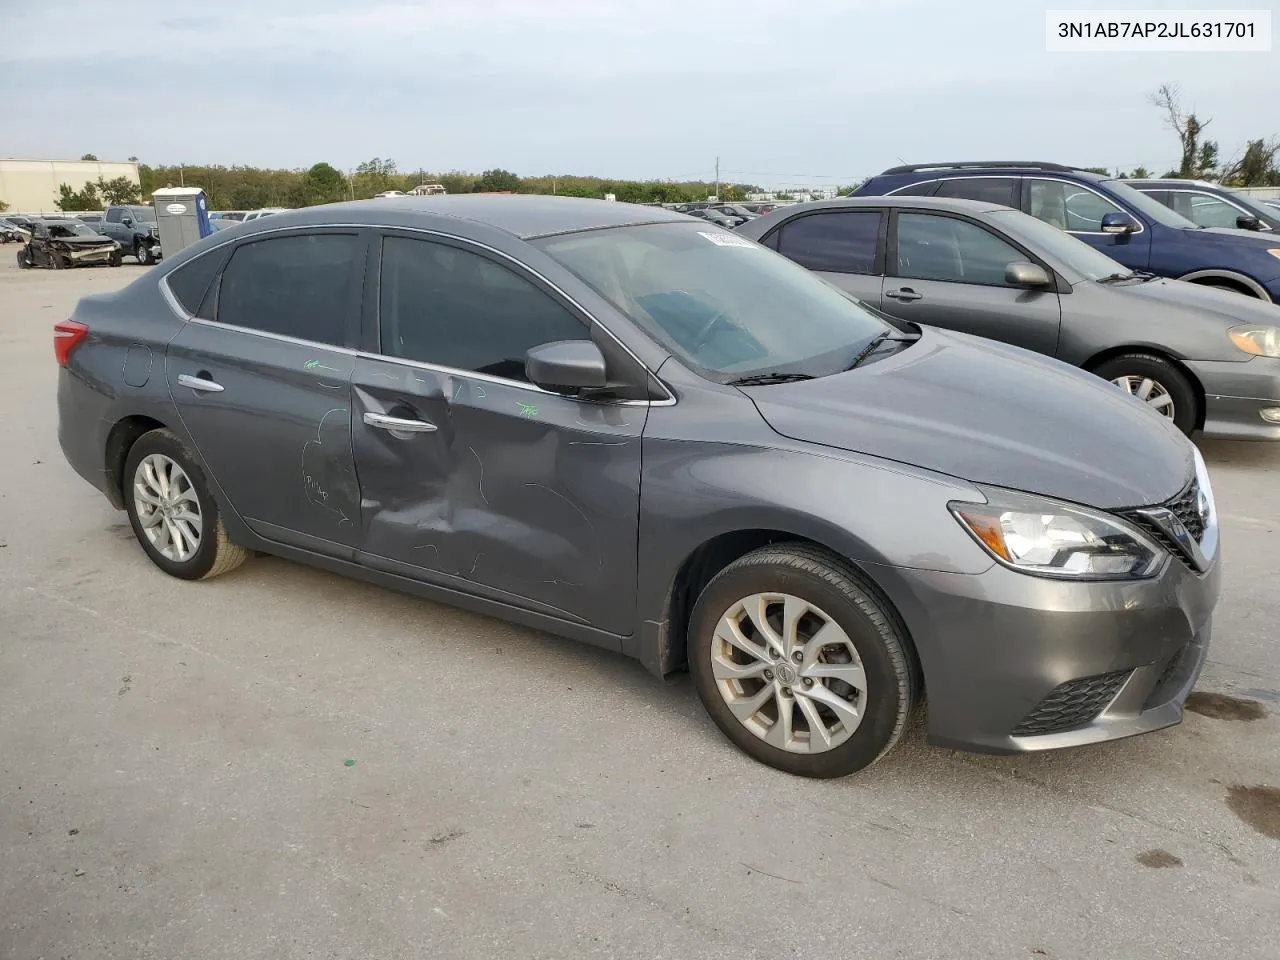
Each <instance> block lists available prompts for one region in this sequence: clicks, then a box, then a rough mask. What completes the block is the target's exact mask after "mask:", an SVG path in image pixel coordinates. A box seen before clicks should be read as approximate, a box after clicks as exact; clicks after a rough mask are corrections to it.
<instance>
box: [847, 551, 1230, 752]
mask: <svg viewBox="0 0 1280 960" xmlns="http://www.w3.org/2000/svg"><path fill="white" fill-rule="evenodd" d="M1220 569H1221V564H1220V563H1218V562H1217V560H1216V559H1215V562H1214V563H1213V565H1212V566H1211V567H1210V569H1209V571H1208V572H1207V573H1205V574H1203V575H1199V574H1196V573H1194V572H1192V570H1191V569H1190V568H1189V567H1187V566H1186V565H1185V564H1183V563H1182V562H1181V561H1180V560H1178V559H1177V558H1176V557H1171V558H1170V559H1169V560H1168V561H1167V563H1166V565H1165V568H1164V570H1163V571H1162V572H1161V573H1160V574H1159V575H1158V576H1156V577H1153V578H1151V579H1149V580H1142V581H1132V582H1123V583H1122V582H1097V583H1073V582H1069V581H1059V580H1048V579H1045V578H1041V577H1033V576H1028V575H1026V574H1022V573H1018V572H1017V571H1014V570H1010V569H1008V568H1006V567H1003V566H999V565H994V566H992V567H991V568H990V569H988V570H987V571H986V572H985V573H981V574H978V575H965V574H952V573H939V572H936V571H924V570H908V569H903V568H897V567H878V568H869V569H868V571H867V572H868V573H869V574H870V575H871V576H872V577H873V578H874V579H875V580H876V581H877V582H878V583H879V584H880V585H881V587H882V588H883V589H884V590H885V591H886V592H887V593H888V595H889V598H890V599H891V600H892V601H893V603H894V604H895V605H896V607H897V609H898V611H899V612H900V613H901V615H902V617H903V619H904V621H905V622H906V626H907V629H908V630H909V631H910V633H911V637H912V640H913V641H914V642H915V646H916V650H917V652H918V653H919V656H920V663H921V667H922V669H923V672H924V684H925V695H926V697H927V699H928V713H929V740H930V742H932V743H936V744H939V745H941V746H947V747H954V748H957V749H962V750H972V751H977V752H983V753H1021V752H1026V751H1033V750H1049V749H1057V748H1060V747H1070V746H1079V745H1081V744H1086V743H1097V742H1099V741H1103V740H1116V739H1120V738H1122V737H1131V736H1134V735H1136V734H1140V733H1147V732H1149V731H1151V730H1158V729H1160V728H1162V727H1168V726H1171V725H1173V724H1175V723H1178V722H1179V721H1180V720H1181V719H1182V704H1183V702H1184V701H1185V700H1186V698H1187V695H1188V694H1189V693H1190V692H1191V689H1192V687H1193V686H1194V685H1195V682H1196V678H1197V677H1198V676H1199V673H1200V668H1201V666H1202V665H1203V663H1204V659H1205V655H1206V652H1207V650H1208V644H1209V635H1210V622H1211V617H1212V614H1213V608H1214V606H1215V604H1216V603H1217V599H1218V592H1219V588H1220Z"/></svg>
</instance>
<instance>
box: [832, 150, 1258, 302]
mask: <svg viewBox="0 0 1280 960" xmlns="http://www.w3.org/2000/svg"><path fill="white" fill-rule="evenodd" d="M887 194H905V195H908V196H919V197H933V196H937V197H961V198H964V199H969V200H983V201H986V202H988V203H1000V204H1004V205H1005V206H1008V207H1014V208H1016V209H1019V210H1022V211H1024V212H1026V213H1029V214H1031V215H1032V216H1033V217H1037V218H1039V219H1041V220H1043V221H1045V222H1046V223H1049V224H1052V225H1053V226H1055V227H1058V228H1060V229H1062V230H1066V231H1067V232H1068V233H1070V234H1071V235H1072V236H1075V237H1078V238H1079V239H1081V240H1083V241H1085V242H1086V243H1088V244H1089V245H1090V246H1094V247H1097V248H1098V249H1099V250H1102V251H1103V252H1104V253H1106V254H1107V255H1108V256H1110V257H1111V258H1112V259H1114V260H1118V261H1119V262H1120V263H1122V264H1124V265H1125V266H1126V267H1129V268H1131V269H1133V270H1147V271H1150V272H1151V273H1155V274H1158V275H1159V276H1162V277H1172V278H1174V279H1177V280H1189V281H1191V282H1193V283H1202V284H1205V285H1207V286H1212V287H1221V288H1223V289H1227V290H1234V291H1235V292H1237V293H1244V294H1248V295H1250V296H1254V297H1258V298H1260V299H1262V300H1269V301H1271V302H1272V303H1280V237H1276V236H1275V235H1267V234H1265V233H1264V234H1259V233H1256V232H1253V231H1249V230H1234V229H1225V228H1223V229H1219V228H1204V227H1198V226H1196V225H1195V224H1194V223H1192V222H1191V221H1190V220H1188V219H1186V218H1185V217H1183V216H1181V215H1180V214H1177V213H1175V212H1174V211H1172V210H1170V209H1169V208H1168V207H1166V206H1165V205H1164V204H1162V203H1160V202H1159V201H1158V200H1155V199H1153V198H1152V197H1149V196H1147V195H1146V194H1144V193H1141V192H1140V191H1138V190H1135V189H1133V188H1132V187H1131V186H1129V185H1128V184H1127V183H1125V181H1123V180H1116V179H1113V178H1111V177H1104V176H1099V175H1098V174H1096V173H1089V172H1087V171H1085V170H1079V169H1077V168H1075V167H1068V166H1063V165H1062V164H1058V163H1028V162H1023V161H998V162H981V163H927V164H913V165H909V166H902V167H892V168H891V169H889V170H886V171H885V172H884V173H882V174H880V175H879V176H876V177H872V178H871V179H870V180H868V181H867V182H866V183H864V184H863V185H862V186H861V187H859V188H858V189H857V190H855V191H854V196H885V195H887Z"/></svg>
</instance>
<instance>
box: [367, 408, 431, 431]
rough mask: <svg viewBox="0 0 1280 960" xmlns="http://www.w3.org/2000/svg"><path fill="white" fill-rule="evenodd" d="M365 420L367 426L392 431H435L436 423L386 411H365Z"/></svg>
mask: <svg viewBox="0 0 1280 960" xmlns="http://www.w3.org/2000/svg"><path fill="white" fill-rule="evenodd" d="M364 422H365V424H366V425H367V426H370V427H377V428H378V429H379V430H390V431H391V432H392V433H435V430H436V425H435V424H434V423H428V422H427V421H425V420H406V419H404V418H403V417H390V416H387V414H385V413H374V412H373V411H372V410H367V411H365V415H364Z"/></svg>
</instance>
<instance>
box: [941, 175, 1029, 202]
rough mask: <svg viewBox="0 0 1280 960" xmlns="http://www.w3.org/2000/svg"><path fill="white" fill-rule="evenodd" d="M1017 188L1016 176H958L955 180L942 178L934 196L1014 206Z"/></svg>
mask: <svg viewBox="0 0 1280 960" xmlns="http://www.w3.org/2000/svg"><path fill="white" fill-rule="evenodd" d="M1017 189H1018V178H1017V177H958V178H956V179H955V180H943V181H942V185H941V186H939V187H938V192H937V193H935V194H934V196H935V197H956V198H958V199H961V200H981V201H982V202H983V203H998V204H1001V205H1002V206H1006V207H1016V206H1017V205H1018V201H1017Z"/></svg>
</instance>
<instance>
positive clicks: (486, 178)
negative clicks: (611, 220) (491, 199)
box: [475, 167, 621, 199]
mask: <svg viewBox="0 0 1280 960" xmlns="http://www.w3.org/2000/svg"><path fill="white" fill-rule="evenodd" d="M475 190H476V192H477V193H503V192H506V191H510V192H511V193H519V192H520V178H519V177H518V176H516V175H515V174H514V173H512V172H511V171H510V170H503V169H502V168H501V167H495V168H494V169H492V170H486V171H485V172H484V173H482V174H480V179H479V180H478V181H477V182H476V186H475ZM606 192H607V191H606ZM619 199H621V198H619Z"/></svg>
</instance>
